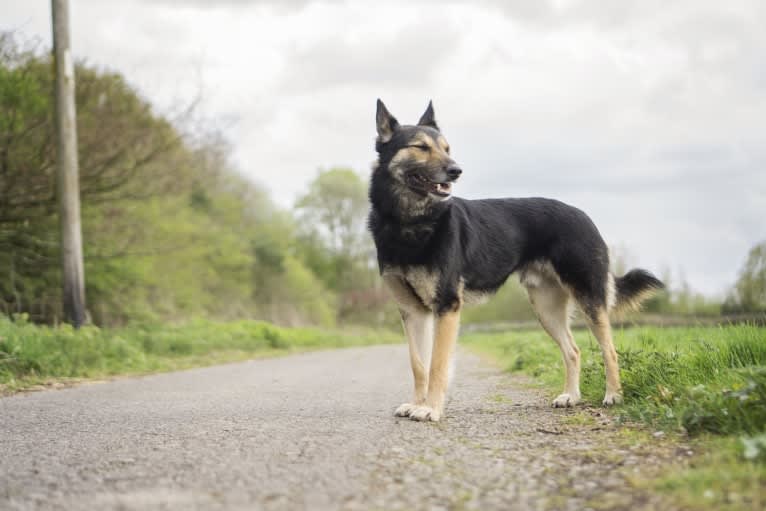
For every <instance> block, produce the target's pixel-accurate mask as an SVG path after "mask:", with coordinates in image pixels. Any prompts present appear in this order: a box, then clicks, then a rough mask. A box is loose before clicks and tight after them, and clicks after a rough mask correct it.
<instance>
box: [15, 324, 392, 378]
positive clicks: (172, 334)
mask: <svg viewBox="0 0 766 511" xmlns="http://www.w3.org/2000/svg"><path fill="white" fill-rule="evenodd" d="M401 339H402V335H401V334H399V333H394V332H388V331H373V330H368V329H350V330H349V329H344V330H343V331H340V330H326V329H316V328H281V327H277V326H274V325H272V324H269V323H265V322H262V321H235V322H227V323H222V322H212V321H202V320H199V321H193V322H190V323H187V324H184V325H176V326H157V325H145V326H132V327H125V328H119V329H100V328H97V327H94V326H88V327H83V328H82V329H80V330H78V331H76V330H74V329H72V328H71V327H70V326H68V325H62V326H58V327H47V326H39V325H34V324H31V323H28V322H26V321H25V320H24V319H23V318H19V319H17V320H16V321H15V322H12V321H10V320H9V319H7V318H4V317H0V390H5V391H6V392H8V391H13V390H18V389H21V388H24V387H29V386H32V385H35V384H38V383H41V382H47V381H51V380H58V381H60V380H66V379H83V378H103V377H107V376H114V375H124V374H145V373H151V372H160V371H171V370H177V369H185V368H189V367H197V366H204V365H210V364H215V363H223V362H230V361H235V360H243V359H247V358H254V357H264V356H274V355H281V354H287V353H293V352H298V351H309V350H316V349H323V348H340V347H347V346H365V345H370V344H380V343H392V342H400V341H401Z"/></svg>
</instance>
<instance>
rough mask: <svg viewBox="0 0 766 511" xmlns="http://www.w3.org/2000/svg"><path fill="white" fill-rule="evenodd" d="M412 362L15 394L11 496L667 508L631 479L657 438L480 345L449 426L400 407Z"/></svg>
mask: <svg viewBox="0 0 766 511" xmlns="http://www.w3.org/2000/svg"><path fill="white" fill-rule="evenodd" d="M407 364H408V356H407V353H406V348H405V346H403V345H398V346H376V347H370V348H358V349H356V348H355V349H345V350H336V351H324V352H315V353H309V354H301V355H294V356H290V357H285V358H277V359H266V360H256V361H250V362H244V363H238V364H229V365H222V366H216V367H208V368H203V369H195V370H189V371H183V372H177V373H168V374H161V375H154V376H147V377H142V378H129V379H119V380H116V381H111V382H106V383H91V384H85V385H81V386H78V387H74V388H69V389H65V390H52V391H44V392H37V393H27V394H19V395H15V396H11V397H6V398H2V399H0V509H3V510H16V509H19V510H27V509H62V510H63V509H66V510H78V509H99V510H101V509H121V510H122V509H136V510H150V509H179V510H180V509H183V510H189V509H206V510H207V509H266V510H268V509H312V510H313V509H349V510H351V509H503V510H515V509H519V510H527V509H588V508H590V507H595V508H598V509H607V508H612V509H631V510H635V509H660V508H662V509H667V507H666V506H662V505H661V504H659V503H658V502H659V501H658V499H659V497H657V496H653V495H651V494H649V493H647V492H646V491H645V490H638V489H635V488H632V487H630V485H628V483H627V481H628V480H635V478H637V477H638V478H640V477H643V475H644V474H645V473H648V472H651V470H652V469H653V467H656V466H658V464H660V463H662V462H663V460H665V459H666V458H667V456H666V455H665V454H663V453H662V452H659V451H661V449H646V448H645V447H634V446H630V445H628V444H626V443H625V441H624V440H623V441H620V442H616V441H614V440H613V439H614V438H615V426H612V425H610V424H607V423H606V422H607V421H605V420H604V419H602V418H600V417H599V413H598V412H597V411H596V410H595V409H594V410H591V411H589V412H586V414H588V415H586V418H588V420H584V421H583V420H581V417H582V414H580V415H575V413H576V412H573V411H571V410H555V409H552V408H549V406H548V404H549V397H550V396H544V395H541V394H540V393H539V392H538V391H534V390H529V388H528V386H525V385H520V384H519V381H518V380H516V379H513V378H511V377H509V376H507V375H503V374H501V373H500V372H499V371H498V370H497V369H494V368H492V367H490V366H488V365H486V364H485V363H483V362H482V361H480V360H479V359H478V358H477V357H475V356H473V355H471V354H469V353H466V352H461V353H460V355H459V357H458V365H457V374H456V377H455V380H454V382H453V386H452V389H451V397H450V399H449V402H448V408H447V411H446V416H445V417H444V418H443V419H442V422H441V423H438V424H435V423H418V422H413V421H410V420H408V419H400V418H395V417H394V416H393V411H394V409H395V408H396V407H397V406H398V405H399V404H401V403H402V402H403V401H406V400H407V399H408V398H409V396H410V372H409V368H408V365H407ZM578 417H579V418H578ZM591 419H592V420H591Z"/></svg>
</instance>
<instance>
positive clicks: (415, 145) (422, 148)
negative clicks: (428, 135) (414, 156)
mask: <svg viewBox="0 0 766 511" xmlns="http://www.w3.org/2000/svg"><path fill="white" fill-rule="evenodd" d="M410 147H415V148H417V149H420V150H421V151H428V150H430V149H431V148H430V147H428V146H427V145H426V144H413V145H411V146H410Z"/></svg>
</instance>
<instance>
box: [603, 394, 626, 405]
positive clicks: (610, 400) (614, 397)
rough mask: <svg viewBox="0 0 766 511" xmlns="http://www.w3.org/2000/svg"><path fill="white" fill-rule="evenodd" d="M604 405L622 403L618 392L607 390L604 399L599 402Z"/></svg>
mask: <svg viewBox="0 0 766 511" xmlns="http://www.w3.org/2000/svg"><path fill="white" fill-rule="evenodd" d="M601 403H602V404H603V405H604V406H612V405H618V404H620V403H622V396H621V395H620V394H619V392H607V393H606V396H604V400H603V401H602V402H601Z"/></svg>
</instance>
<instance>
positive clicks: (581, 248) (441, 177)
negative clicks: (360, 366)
mask: <svg viewBox="0 0 766 511" xmlns="http://www.w3.org/2000/svg"><path fill="white" fill-rule="evenodd" d="M376 121H377V132H378V137H377V141H376V144H375V146H376V150H377V153H378V161H377V163H376V165H375V168H374V170H373V173H372V180H371V184H370V202H371V211H370V217H369V228H370V231H371V232H372V236H373V238H374V240H375V245H376V247H377V252H378V264H379V267H380V272H381V275H382V277H383V279H384V281H385V283H386V285H387V287H388V288H389V290H390V291H391V293H392V294H393V296H394V298H395V299H396V301H397V304H398V305H399V310H400V312H401V316H402V322H403V324H404V331H405V334H406V336H407V339H408V342H409V348H410V362H411V365H412V372H413V375H414V379H415V395H414V398H413V400H412V401H411V402H409V403H405V404H403V405H401V406H400V407H399V408H398V409H397V410H396V415H398V416H408V417H410V418H411V419H414V420H431V421H438V420H439V419H440V417H441V415H442V413H443V410H444V399H445V394H446V390H447V384H448V380H449V372H450V367H451V362H452V357H453V351H454V346H455V341H456V338H457V334H458V327H459V322H460V311H461V309H462V307H463V306H464V305H466V304H467V303H469V302H472V301H475V300H477V299H481V298H482V297H484V296H486V295H489V294H491V293H494V292H495V291H496V290H497V289H498V288H499V287H500V286H501V285H502V284H503V283H504V282H505V281H506V279H507V278H508V276H509V275H510V274H511V273H514V272H518V273H519V276H520V280H521V283H522V284H523V285H524V286H525V287H526V289H527V291H528V294H529V299H530V302H531V303H532V306H533V308H534V310H535V312H536V314H537V316H538V318H539V319H540V323H541V324H542V326H543V328H544V329H545V331H546V332H548V334H549V335H550V336H551V337H552V338H553V339H554V340H555V341H556V342H557V343H558V345H559V347H560V348H561V353H562V355H563V357H564V364H565V367H566V374H565V380H566V383H565V386H564V392H563V393H562V394H561V395H560V396H558V397H557V398H556V399H555V400H554V401H553V406H555V407H567V406H573V405H575V404H576V403H577V402H578V401H579V400H580V388H579V377H580V351H579V349H578V348H577V345H576V344H575V342H574V338H573V337H572V332H571V331H570V328H569V318H570V315H571V312H572V308H573V306H574V305H575V304H577V305H579V307H580V308H581V309H582V311H583V313H584V315H585V318H586V319H587V321H588V323H589V325H590V328H591V330H592V331H593V334H594V335H595V337H596V339H597V340H598V342H599V344H600V346H601V351H602V353H603V356H604V365H605V368H606V396H605V397H604V401H603V403H604V405H611V404H614V403H617V402H619V401H620V400H621V396H620V379H619V370H618V365H617V353H616V352H615V349H614V346H613V344H612V335H611V327H610V323H609V316H608V314H609V311H610V310H612V309H624V308H632V307H636V306H638V305H639V304H640V302H641V300H642V299H644V298H646V297H647V296H649V295H650V294H651V293H652V292H653V291H655V290H657V289H660V288H662V287H663V284H662V282H660V281H659V280H658V279H657V278H655V277H654V276H653V275H652V274H651V273H649V272H647V271H645V270H632V271H630V272H628V273H627V274H626V275H624V276H622V277H614V276H613V275H612V274H611V273H610V271H609V251H608V249H607V246H606V244H605V243H604V240H603V239H602V238H601V235H600V234H599V232H598V230H597V229H596V226H595V225H594V224H593V222H592V221H591V220H590V218H588V216H587V215H586V214H585V213H583V212H582V211H580V210H579V209H577V208H574V207H572V206H568V205H567V204H564V203H562V202H559V201H556V200H552V199H543V198H523V199H515V198H514V199H484V200H465V199H460V198H457V197H451V188H452V183H453V182H454V181H455V180H457V178H458V177H459V175H460V174H461V172H462V171H461V169H460V168H459V167H458V166H457V164H456V163H455V161H454V160H453V159H452V158H451V156H450V154H449V145H448V144H447V141H446V139H445V138H444V136H443V135H442V134H441V131H440V130H439V127H438V125H437V124H436V120H435V118H434V111H433V106H432V104H431V103H429V105H428V109H427V110H426V112H425V113H424V114H423V116H422V117H421V118H420V121H419V122H418V124H417V125H415V126H402V125H399V123H398V122H397V120H396V119H395V118H394V117H393V116H392V115H391V114H390V113H389V112H388V110H387V109H386V107H385V105H384V104H383V103H382V102H381V101H380V100H378V104H377V115H376Z"/></svg>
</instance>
